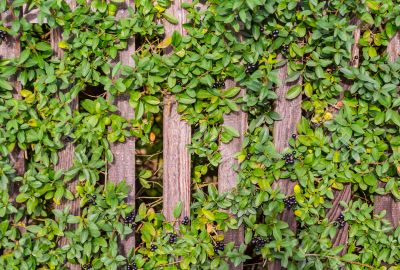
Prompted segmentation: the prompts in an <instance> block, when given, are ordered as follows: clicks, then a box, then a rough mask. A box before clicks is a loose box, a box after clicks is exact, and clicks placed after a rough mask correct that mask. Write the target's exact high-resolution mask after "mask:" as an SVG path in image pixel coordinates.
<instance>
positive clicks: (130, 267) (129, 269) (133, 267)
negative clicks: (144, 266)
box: [126, 262, 137, 270]
mask: <svg viewBox="0 0 400 270" xmlns="http://www.w3.org/2000/svg"><path fill="white" fill-rule="evenodd" d="M126 270H137V266H136V263H135V262H132V263H131V264H128V266H127V267H126Z"/></svg>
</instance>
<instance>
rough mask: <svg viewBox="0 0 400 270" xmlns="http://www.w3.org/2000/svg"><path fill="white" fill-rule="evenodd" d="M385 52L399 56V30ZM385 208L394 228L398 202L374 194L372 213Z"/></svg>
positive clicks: (392, 57)
mask: <svg viewBox="0 0 400 270" xmlns="http://www.w3.org/2000/svg"><path fill="white" fill-rule="evenodd" d="M387 52H388V55H389V60H390V61H396V59H397V58H398V57H399V56H400V32H398V33H397V34H396V35H395V36H394V37H393V38H392V39H391V40H390V42H389V44H388V47H387ZM379 187H385V184H384V183H382V182H380V183H379ZM383 210H386V215H385V218H386V219H387V220H389V221H390V223H391V224H392V226H393V227H394V228H396V227H398V226H399V225H400V224H399V222H400V202H398V201H396V200H395V199H394V198H393V197H392V195H391V194H387V195H384V196H381V195H377V196H375V203H374V214H379V213H380V212H381V211H383Z"/></svg>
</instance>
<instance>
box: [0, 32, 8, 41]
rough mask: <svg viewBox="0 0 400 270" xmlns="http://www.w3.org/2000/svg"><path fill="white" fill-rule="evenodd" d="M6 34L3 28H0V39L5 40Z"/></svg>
mask: <svg viewBox="0 0 400 270" xmlns="http://www.w3.org/2000/svg"><path fill="white" fill-rule="evenodd" d="M6 36H7V32H6V31H4V30H0V40H5V39H6Z"/></svg>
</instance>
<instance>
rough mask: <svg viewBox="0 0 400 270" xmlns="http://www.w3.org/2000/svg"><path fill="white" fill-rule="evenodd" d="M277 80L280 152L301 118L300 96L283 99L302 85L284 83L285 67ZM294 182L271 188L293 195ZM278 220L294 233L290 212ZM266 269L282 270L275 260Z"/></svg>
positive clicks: (276, 137) (276, 131)
mask: <svg viewBox="0 0 400 270" xmlns="http://www.w3.org/2000/svg"><path fill="white" fill-rule="evenodd" d="M278 59H279V60H282V56H281V55H279V56H278ZM278 76H279V80H280V81H281V82H282V85H281V86H279V87H277V89H276V94H277V95H278V99H277V100H276V102H275V112H277V113H279V115H280V116H281V119H282V120H280V121H275V122H274V130H273V137H274V144H275V147H276V149H277V151H279V152H282V151H283V150H284V149H285V148H287V147H288V146H289V143H288V142H289V139H290V138H291V136H292V134H297V124H298V122H299V121H300V118H301V95H299V96H298V97H297V98H295V99H292V100H287V99H286V98H285V94H286V92H287V91H288V90H289V89H290V88H291V87H292V86H294V85H296V84H299V85H301V84H302V78H299V79H298V80H297V81H295V82H291V83H285V80H286V77H287V65H284V66H282V67H281V68H280V69H279V75H278ZM295 184H296V182H293V181H291V180H288V179H280V180H278V181H276V182H274V183H273V185H272V187H273V188H275V189H277V188H278V189H280V190H281V191H282V192H283V193H284V194H286V195H288V196H289V195H292V194H293V188H294V186H295ZM280 219H281V220H283V221H285V222H286V223H288V224H289V228H290V229H291V230H292V231H294V232H295V231H296V227H297V226H296V217H295V215H294V213H293V211H292V210H288V209H285V210H284V211H283V213H282V214H281V215H280ZM268 269H272V270H278V269H283V268H282V266H281V264H280V261H279V260H276V261H273V262H270V263H269V264H268Z"/></svg>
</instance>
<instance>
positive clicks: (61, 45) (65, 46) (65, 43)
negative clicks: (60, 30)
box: [58, 41, 69, 49]
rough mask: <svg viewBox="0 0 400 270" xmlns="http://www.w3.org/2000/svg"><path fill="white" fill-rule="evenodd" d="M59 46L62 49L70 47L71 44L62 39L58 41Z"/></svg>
mask: <svg viewBox="0 0 400 270" xmlns="http://www.w3.org/2000/svg"><path fill="white" fill-rule="evenodd" d="M58 47H59V48H61V49H68V47H69V45H68V43H67V42H65V41H60V42H58Z"/></svg>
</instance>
